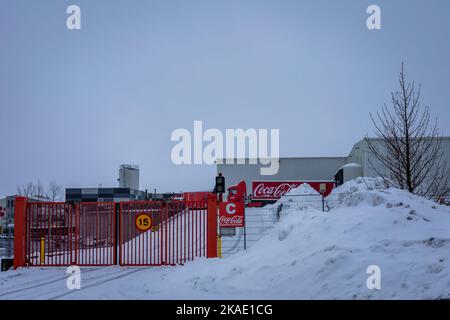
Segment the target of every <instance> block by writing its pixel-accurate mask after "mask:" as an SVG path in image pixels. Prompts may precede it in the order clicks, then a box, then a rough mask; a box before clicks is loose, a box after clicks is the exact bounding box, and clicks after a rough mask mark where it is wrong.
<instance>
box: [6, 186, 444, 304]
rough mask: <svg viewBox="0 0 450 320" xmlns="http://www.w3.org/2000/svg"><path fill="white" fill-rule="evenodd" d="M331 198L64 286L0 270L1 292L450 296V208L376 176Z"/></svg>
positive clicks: (60, 278)
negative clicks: (215, 243) (203, 246)
mask: <svg viewBox="0 0 450 320" xmlns="http://www.w3.org/2000/svg"><path fill="white" fill-rule="evenodd" d="M297 189H298V188H297ZM304 189H307V186H304ZM305 191H306V190H296V191H293V193H295V194H299V193H303V192H305ZM290 196H292V194H288V195H286V197H290ZM333 196H334V197H339V198H340V201H339V202H338V203H337V204H336V206H335V207H334V208H332V209H331V210H330V211H329V212H322V211H321V210H317V209H316V208H314V206H302V207H300V208H299V207H297V206H291V207H290V208H286V209H283V210H286V214H285V215H284V216H283V217H282V219H281V220H280V222H278V223H276V224H275V225H274V227H273V228H272V229H271V230H270V231H269V232H268V234H267V235H266V236H264V237H263V238H262V239H261V240H260V241H258V242H256V243H255V244H254V245H253V246H252V247H251V248H250V249H249V250H247V251H245V252H239V253H236V254H234V255H231V256H228V257H226V258H223V259H204V258H201V259H197V260H195V261H193V262H190V263H187V264H185V265H184V266H177V267H148V268H147V267H146V268H138V267H128V268H120V267H108V268H82V275H81V276H82V283H81V285H82V289H81V290H68V289H66V287H65V283H66V278H67V275H66V274H65V269H64V268H59V269H58V268H49V269H42V268H34V269H33V268H30V269H26V268H24V269H19V270H17V271H8V272H3V273H0V299H23V298H25V299H50V298H53V299H444V298H447V299H448V298H450V236H449V230H450V208H449V207H446V206H441V205H438V204H436V203H434V202H432V201H429V200H426V199H423V198H420V197H417V196H415V195H412V194H410V193H408V192H406V191H402V190H399V189H395V188H387V187H386V186H385V185H384V183H383V181H382V180H381V179H373V178H359V179H356V180H353V181H349V182H347V183H345V184H344V185H343V186H341V187H339V188H336V189H335V190H334V191H333ZM286 197H285V199H281V200H282V201H286ZM281 200H280V201H281ZM287 202H289V201H287ZM255 210H257V209H255ZM370 265H377V266H379V267H380V269H381V289H380V290H377V289H373V290H370V289H368V288H367V286H366V281H367V279H368V277H369V274H367V272H366V270H367V268H368V267H369V266H370Z"/></svg>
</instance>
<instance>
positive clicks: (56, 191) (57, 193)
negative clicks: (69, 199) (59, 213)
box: [47, 181, 62, 202]
mask: <svg viewBox="0 0 450 320" xmlns="http://www.w3.org/2000/svg"><path fill="white" fill-rule="evenodd" d="M47 194H48V198H49V199H50V200H51V201H52V202H55V201H57V200H61V198H62V187H61V186H60V185H58V184H56V183H55V181H50V184H49V187H48V192H47Z"/></svg>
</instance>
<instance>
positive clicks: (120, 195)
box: [66, 164, 177, 203]
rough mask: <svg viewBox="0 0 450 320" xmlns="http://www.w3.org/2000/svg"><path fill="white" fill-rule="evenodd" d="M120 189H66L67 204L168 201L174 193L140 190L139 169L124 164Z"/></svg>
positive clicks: (120, 177) (120, 172)
mask: <svg viewBox="0 0 450 320" xmlns="http://www.w3.org/2000/svg"><path fill="white" fill-rule="evenodd" d="M117 181H118V182H119V187H110V188H103V187H101V188H66V201H67V202H74V203H75V202H122V201H133V200H166V199H169V198H171V197H173V196H174V195H177V194H174V193H156V192H153V193H148V192H147V191H142V190H139V167H138V166H137V165H129V164H123V165H121V166H120V168H119V178H118V179H117Z"/></svg>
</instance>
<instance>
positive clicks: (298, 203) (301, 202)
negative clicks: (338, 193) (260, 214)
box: [266, 182, 322, 210]
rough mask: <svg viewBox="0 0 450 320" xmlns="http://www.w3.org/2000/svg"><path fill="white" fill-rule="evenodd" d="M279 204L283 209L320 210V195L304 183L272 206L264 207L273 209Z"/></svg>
mask: <svg viewBox="0 0 450 320" xmlns="http://www.w3.org/2000/svg"><path fill="white" fill-rule="evenodd" d="M280 204H282V205H283V209H295V210H305V209H308V208H315V209H317V210H322V195H321V194H320V193H319V192H317V191H316V190H315V189H314V188H313V187H311V186H310V185H309V184H308V183H306V182H305V183H302V184H301V185H299V186H298V187H297V188H293V189H291V190H290V191H289V192H288V193H286V195H284V196H283V197H281V199H279V200H278V201H277V202H276V203H274V204H273V205H271V206H266V207H269V208H275V207H278V206H279V205H280Z"/></svg>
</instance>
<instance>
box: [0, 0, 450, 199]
mask: <svg viewBox="0 0 450 320" xmlns="http://www.w3.org/2000/svg"><path fill="white" fill-rule="evenodd" d="M71 4H76V5H79V6H80V7H81V14H82V17H81V18H82V29H81V30H75V31H69V30H68V29H67V28H66V19H67V17H68V15H67V14H66V8H67V7H68V6H69V5H71ZM371 4H377V5H379V6H380V7H381V14H382V16H381V18H382V30H375V31H370V30H368V29H367V27H366V19H367V17H368V14H367V13H366V9H367V7H368V6H369V5H371ZM449 16H450V1H448V0H427V1H426V0H417V1H414V0H389V1H382V0H370V1H366V0H339V1H337V0H327V1H325V0H308V1H306V0H293V1H288V0H276V1H275V0H273V1H272V0H270V1H269V0H214V1H211V0H179V1H174V0H161V1H153V0H148V1H139V0H133V1H129V0H120V1H119V0H109V1H106V0H71V1H63V0H39V1H38V0H33V1H32V0H29V1H23V0H0V58H1V59H0V111H1V112H0V119H1V122H0V137H1V144H0V150H1V151H0V152H1V156H0V196H4V195H6V194H12V193H15V191H16V186H17V185H19V184H24V183H26V182H28V181H31V180H33V181H36V180H38V179H40V180H41V182H42V183H43V184H44V185H45V186H47V184H48V182H49V181H50V180H55V181H56V182H57V183H59V184H61V185H62V186H64V187H96V186H98V185H99V184H100V183H101V184H102V185H103V186H104V187H106V186H116V185H117V181H116V179H117V176H118V167H119V165H120V164H121V163H132V164H138V165H139V166H140V168H141V189H146V188H148V189H149V190H153V188H157V189H158V190H159V191H180V190H183V191H187V190H203V189H209V188H211V187H212V183H213V177H214V175H215V167H214V166H207V165H196V166H175V165H174V164H172V162H171V159H170V151H171V149H172V147H173V146H174V144H175V143H174V142H171V141H170V135H171V132H172V131H173V130H174V129H176V128H187V129H189V130H192V128H193V121H194V120H202V121H203V125H204V127H205V128H219V129H221V130H224V129H225V128H244V129H246V128H268V129H270V128H279V129H280V151H281V155H282V156H334V155H336V156H344V155H347V154H348V153H349V151H350V149H351V147H352V145H353V144H354V143H355V142H356V141H358V140H359V139H361V138H363V137H364V135H366V134H370V133H372V132H373V128H372V126H371V123H370V119H369V112H371V111H376V110H378V109H379V108H380V106H381V105H382V104H383V103H384V102H388V101H389V95H390V91H392V90H393V89H396V88H397V77H398V73H399V70H400V65H401V62H402V61H404V62H405V66H406V71H407V75H408V76H409V77H410V79H414V80H416V81H417V82H420V83H421V84H422V87H423V90H422V102H423V103H424V104H427V105H429V106H430V108H431V112H432V114H433V116H435V117H437V118H438V121H439V126H440V128H441V130H442V131H443V133H444V134H445V135H450V125H449V123H450V112H449V108H450V102H449V101H450V87H449V84H450V32H449V31H450V21H449Z"/></svg>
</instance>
